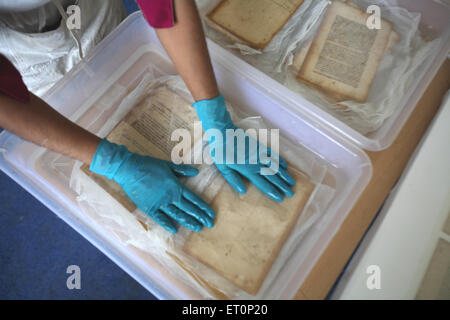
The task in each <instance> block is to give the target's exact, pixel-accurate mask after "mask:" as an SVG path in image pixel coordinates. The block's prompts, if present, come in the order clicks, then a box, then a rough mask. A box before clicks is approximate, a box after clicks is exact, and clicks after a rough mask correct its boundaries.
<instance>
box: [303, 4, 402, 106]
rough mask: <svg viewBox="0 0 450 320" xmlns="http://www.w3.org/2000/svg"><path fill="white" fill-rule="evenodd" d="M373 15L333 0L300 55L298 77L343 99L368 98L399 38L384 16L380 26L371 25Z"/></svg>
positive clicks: (363, 99)
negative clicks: (312, 37) (388, 54)
mask: <svg viewBox="0 0 450 320" xmlns="http://www.w3.org/2000/svg"><path fill="white" fill-rule="evenodd" d="M369 17H370V15H369V14H367V13H365V12H363V11H361V10H360V9H359V8H357V7H355V6H354V5H352V4H345V3H343V2H341V1H333V3H332V4H331V6H330V7H329V8H328V9H327V12H326V14H325V17H324V19H323V21H322V24H321V26H320V28H319V30H318V31H317V33H316V36H315V38H314V40H313V42H312V43H311V46H310V47H309V48H308V47H306V48H305V49H303V50H300V52H299V55H297V57H296V64H300V63H301V68H300V71H299V73H298V77H297V79H298V80H299V81H302V82H305V83H307V84H311V85H314V86H316V87H318V88H320V89H321V90H323V91H324V92H326V93H328V94H329V95H331V96H335V97H339V100H343V99H350V100H354V101H357V102H365V101H366V99H367V96H368V95H369V91H370V87H371V84H372V82H373V79H374V78H375V75H376V72H377V69H378V66H379V64H380V62H381V60H382V58H383V56H384V54H385V52H386V50H387V49H390V48H391V47H392V46H393V44H395V42H396V41H398V34H396V33H393V32H392V25H391V23H389V22H388V21H386V20H381V28H380V29H379V30H378V29H369V28H368V26H367V20H368V18H369ZM306 50H307V53H306Z"/></svg>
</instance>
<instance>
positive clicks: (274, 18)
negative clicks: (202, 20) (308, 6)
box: [206, 0, 304, 50]
mask: <svg viewBox="0 0 450 320" xmlns="http://www.w3.org/2000/svg"><path fill="white" fill-rule="evenodd" d="M303 1H304V0H245V1H242V0H223V1H221V2H220V3H219V4H218V5H217V6H216V7H215V8H214V9H213V10H212V11H211V12H210V13H209V14H208V15H207V17H206V21H207V22H208V24H210V25H211V26H212V27H213V28H215V29H216V30H218V31H219V32H222V33H223V34H225V36H228V37H229V38H231V40H233V41H236V42H239V43H244V44H246V45H248V46H250V47H252V48H255V49H260V50H262V49H264V48H265V47H266V46H267V45H268V44H269V42H270V41H271V40H272V39H273V37H274V36H275V35H276V34H277V33H278V32H279V31H280V30H281V28H283V26H284V25H285V24H286V22H287V21H288V20H289V18H290V17H291V16H292V15H293V14H294V13H295V11H297V9H298V8H299V7H300V5H301V4H302V3H303Z"/></svg>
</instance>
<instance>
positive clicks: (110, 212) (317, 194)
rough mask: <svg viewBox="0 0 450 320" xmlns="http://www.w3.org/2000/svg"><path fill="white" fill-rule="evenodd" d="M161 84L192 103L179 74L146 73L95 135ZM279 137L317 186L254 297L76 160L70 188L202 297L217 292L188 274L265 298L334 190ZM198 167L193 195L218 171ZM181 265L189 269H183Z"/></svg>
mask: <svg viewBox="0 0 450 320" xmlns="http://www.w3.org/2000/svg"><path fill="white" fill-rule="evenodd" d="M161 88H171V89H172V90H174V91H176V92H178V93H179V94H180V95H182V96H183V97H190V98H189V99H190V102H192V97H191V96H190V94H189V91H188V90H187V88H186V87H185V85H184V83H183V81H182V80H181V78H179V77H176V76H166V77H162V78H159V79H157V80H151V77H149V76H147V77H144V78H143V80H142V81H141V82H140V84H139V85H138V86H137V87H136V89H135V90H133V91H132V92H131V93H130V94H129V95H128V96H127V97H126V98H125V99H123V101H122V103H121V104H120V106H119V108H118V109H117V111H116V113H115V114H116V115H115V116H113V117H112V118H111V119H110V120H109V121H108V122H107V123H105V125H104V127H103V128H102V129H101V130H100V132H99V135H100V136H106V135H107V133H108V132H110V131H111V130H112V128H113V127H114V126H115V125H116V124H117V123H118V122H119V121H120V120H121V118H123V117H124V116H125V115H126V114H127V112H128V111H129V110H131V108H132V107H133V106H134V105H135V104H136V103H137V102H138V101H140V100H141V99H143V98H144V97H146V96H148V95H151V94H152V92H155V90H159V89H161ZM188 101H189V100H188ZM229 109H230V110H231V113H232V117H233V118H234V120H235V121H236V124H237V125H238V126H241V127H242V128H243V129H247V128H250V127H251V128H255V129H257V128H267V126H266V125H265V124H264V122H263V121H262V119H261V118H260V117H248V115H244V114H241V113H239V111H238V110H235V111H233V110H232V108H231V107H230V106H229ZM243 116H247V118H244V119H242V118H241V117H243ZM239 119H242V120H239ZM238 120H239V121H238ZM280 140H281V141H280V145H281V150H280V153H281V155H282V156H283V157H284V158H285V159H286V160H287V161H288V162H292V163H295V164H296V166H297V167H298V168H301V169H302V171H303V172H304V173H305V174H307V175H308V177H310V179H311V181H312V182H313V183H315V184H316V188H315V190H314V192H313V194H312V195H311V197H310V199H309V201H308V203H307V205H306V206H305V208H304V211H303V213H302V215H301V216H300V218H299V220H298V222H297V224H296V226H295V227H294V229H293V231H292V233H291V235H290V236H289V238H288V240H287V241H286V243H285V245H284V246H283V248H282V250H281V252H280V254H279V255H278V257H277V259H276V261H275V263H274V264H273V266H272V268H271V271H270V273H269V274H268V276H267V277H266V280H265V282H264V284H263V286H262V288H261V290H260V291H259V293H258V295H257V296H251V295H249V294H247V293H246V292H244V291H242V290H241V289H239V288H237V287H236V286H235V285H233V284H232V283H231V282H229V281H228V280H226V279H225V278H223V277H221V276H220V275H218V274H217V273H216V272H214V271H213V270H211V269H210V268H208V267H207V266H205V265H203V264H201V263H199V262H198V261H196V260H195V259H194V258H192V257H190V256H188V255H187V254H185V253H184V252H182V246H183V244H184V242H185V240H186V238H187V237H188V235H189V234H190V232H191V231H189V230H187V229H185V228H180V229H179V231H178V233H177V234H175V235H172V234H170V233H168V232H166V231H165V230H164V229H163V228H162V227H160V226H159V225H157V224H156V223H155V222H154V221H152V220H151V219H150V218H149V217H147V216H146V215H145V214H144V213H143V212H141V211H140V210H136V211H135V212H134V213H133V214H130V213H129V212H128V211H127V210H126V209H125V208H124V207H123V206H122V205H120V204H119V203H118V202H117V201H116V200H115V199H114V198H113V197H112V196H110V195H109V194H108V193H107V192H106V191H105V190H103V189H102V188H101V187H99V186H98V185H97V184H96V183H94V182H93V181H92V180H91V179H90V178H88V177H87V176H86V175H85V174H84V173H83V172H82V171H81V170H80V165H81V163H77V164H75V166H74V169H73V172H72V175H71V182H70V186H71V188H72V189H73V190H75V191H76V193H77V194H78V198H77V199H78V201H79V204H80V206H81V207H82V208H83V210H84V211H85V212H86V213H87V214H89V215H90V216H91V217H93V218H94V219H95V220H96V221H97V222H98V223H100V224H102V225H103V226H104V227H105V228H107V229H108V230H110V231H111V232H112V233H113V234H114V235H115V236H116V237H117V238H118V239H119V240H120V241H121V242H123V243H124V244H126V245H133V246H134V247H136V248H139V249H141V250H143V251H145V252H147V253H148V254H150V255H151V256H152V257H154V258H155V259H156V260H157V261H158V262H159V263H160V264H161V265H162V266H163V267H164V270H167V271H169V272H170V274H171V275H172V276H174V277H175V278H176V279H178V280H180V281H182V282H183V283H184V284H187V285H188V286H189V287H191V288H193V289H194V291H196V292H197V293H198V294H199V295H200V296H201V297H202V298H207V299H215V298H217V294H215V293H213V292H212V291H210V290H209V289H207V287H205V286H204V285H203V284H202V283H201V281H199V280H198V278H196V277H195V276H193V275H192V273H191V272H194V274H196V275H201V277H202V279H204V280H206V281H208V283H209V285H211V286H212V287H214V288H216V289H217V290H219V291H220V292H221V293H222V294H224V295H225V296H227V297H230V298H234V299H254V298H263V297H266V296H265V292H266V291H267V290H268V289H269V288H271V286H272V287H273V286H276V282H275V281H274V279H275V278H276V276H277V275H278V273H279V272H280V270H281V268H282V267H283V265H284V264H285V262H286V260H287V259H288V258H289V257H290V256H291V254H292V252H293V251H294V250H295V249H296V248H297V246H298V245H301V239H302V237H303V236H304V235H305V234H306V233H307V232H308V230H310V228H311V226H313V225H314V222H315V221H317V220H318V219H319V218H320V217H321V216H322V214H323V213H324V212H325V210H326V208H327V207H328V204H329V202H330V201H331V199H332V198H333V197H334V192H335V191H334V189H333V188H331V187H329V186H327V185H324V184H322V181H323V179H324V176H325V174H326V168H325V167H324V166H323V165H321V164H320V163H321V162H320V160H318V159H317V157H316V156H315V155H314V154H312V153H311V152H309V151H308V150H306V149H304V148H303V147H301V146H298V145H295V144H293V143H292V142H290V141H288V140H287V139H284V138H283V137H280ZM200 143H202V144H203V145H204V146H206V145H207V143H203V142H200ZM198 169H199V171H200V173H199V175H198V176H197V177H194V178H190V179H188V180H185V183H186V185H187V187H189V188H191V190H193V191H194V192H196V193H197V194H202V192H203V191H204V190H205V188H206V186H207V185H209V183H210V182H211V181H212V179H214V177H216V175H218V174H220V173H219V172H218V170H217V169H216V168H215V166H209V165H206V164H203V165H200V166H199V167H198ZM136 218H138V219H139V220H141V221H144V222H145V223H146V225H147V227H148V229H149V230H148V231H146V230H145V229H144V228H143V227H142V225H140V223H139V222H138V221H137V219H136ZM168 253H169V254H168ZM174 256H175V257H177V259H179V260H180V261H183V265H184V267H181V266H180V265H179V264H178V263H177V262H176V261H175V260H174V259H173V257H174ZM185 268H187V269H188V270H189V271H190V272H187V271H186V269H185ZM266 298H267V297H266Z"/></svg>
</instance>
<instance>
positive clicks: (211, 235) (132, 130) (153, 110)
mask: <svg viewBox="0 0 450 320" xmlns="http://www.w3.org/2000/svg"><path fill="white" fill-rule="evenodd" d="M195 121H198V117H197V115H196V112H195V109H194V108H192V107H191V106H190V104H189V103H188V102H187V101H186V100H185V99H183V98H182V97H181V96H180V95H178V94H177V93H176V92H174V91H172V90H171V89H169V88H167V89H166V88H161V89H159V90H157V91H155V92H153V93H152V94H151V95H150V96H148V97H147V98H145V99H143V100H142V101H141V102H139V103H138V104H137V105H136V106H134V107H133V109H132V110H131V111H130V112H129V113H128V114H127V115H126V116H125V117H124V119H123V120H122V121H120V122H119V123H118V124H117V125H116V126H115V128H114V129H113V130H112V132H111V133H110V134H109V135H108V137H107V138H108V140H109V141H111V142H115V143H118V144H122V145H125V146H127V148H128V149H129V150H130V151H131V152H137V153H139V154H143V155H149V156H153V157H158V158H163V159H167V160H169V159H170V154H171V149H172V146H173V145H174V144H175V142H172V141H170V136H171V132H172V131H173V130H174V129H177V128H185V129H188V130H190V131H191V133H192V132H193V130H194V128H193V124H194V122H195ZM200 138H201V137H200ZM195 143H197V142H196V141H193V142H192V145H194V144H195ZM206 167H208V166H206ZM291 168H292V166H291ZM82 170H83V171H84V173H85V174H87V175H88V176H89V177H90V178H91V179H93V180H94V181H95V182H96V183H97V184H99V185H100V186H101V187H102V188H103V189H105V190H106V192H108V193H109V194H110V195H111V196H113V197H114V198H115V199H116V200H117V201H118V202H119V203H121V204H122V205H123V206H124V207H125V208H127V209H128V210H129V211H130V212H133V211H134V210H135V209H136V206H135V205H134V204H133V202H131V200H130V199H129V198H128V197H127V195H126V194H125V193H124V192H123V190H122V189H121V187H120V186H119V185H118V184H117V183H115V182H114V181H111V180H109V179H107V178H105V177H103V176H100V175H97V174H95V173H93V172H91V171H90V170H89V167H88V166H86V165H84V166H83V167H82ZM204 170H207V169H206V168H205V169H204ZM200 174H201V173H200ZM291 174H292V175H293V177H294V179H295V180H296V182H297V184H296V186H295V187H294V188H293V190H294V192H295V195H294V196H293V197H292V198H286V199H285V200H284V201H283V202H282V203H278V202H275V201H273V200H270V199H269V198H268V197H267V196H266V195H264V194H263V193H262V192H261V191H259V190H258V189H257V188H256V187H255V186H253V185H252V184H248V185H247V188H248V190H247V193H246V194H245V195H240V194H238V193H237V192H236V191H234V190H233V189H232V188H231V187H230V186H229V185H228V183H226V182H225V180H224V178H223V177H222V176H221V175H220V174H219V173H218V172H217V174H216V175H215V177H214V178H213V179H212V180H211V181H210V182H209V183H208V184H207V186H206V188H205V190H204V191H203V193H202V194H201V197H202V198H203V199H205V201H207V202H208V203H210V205H211V206H212V207H213V208H214V210H215V212H216V219H215V226H214V228H212V229H207V228H204V230H203V231H202V232H200V233H192V234H191V235H190V236H189V238H188V239H187V240H186V242H185V245H184V246H183V247H181V248H179V249H180V250H183V251H185V253H187V254H188V255H191V256H192V257H194V258H196V260H198V261H200V262H202V263H204V264H205V265H207V266H209V267H210V268H211V269H213V270H214V271H215V272H217V273H218V274H220V275H222V276H223V277H225V278H226V279H228V280H230V281H231V282H232V283H234V284H235V285H237V286H238V287H240V288H242V289H243V290H245V291H247V292H249V293H251V294H256V293H257V292H258V290H259V288H260V286H261V284H262V283H263V281H264V279H265V277H266V275H267V272H268V271H269V270H270V268H271V266H272V264H273V262H274V260H275V259H276V257H277V256H278V253H279V251H280V249H281V247H282V246H283V244H284V242H285V240H286V238H287V237H288V236H289V234H290V232H291V230H292V228H293V227H294V225H295V223H296V221H297V219H298V217H299V216H300V214H301V212H302V211H303V208H304V206H305V205H306V203H307V201H308V199H309V198H310V195H311V193H312V191H313V189H314V184H312V183H311V182H310V181H309V180H308V179H307V177H306V176H304V175H303V174H301V173H300V172H297V173H294V172H292V171H291ZM141 223H142V221H141ZM144 227H145V226H144ZM171 255H172V254H171ZM175 261H176V262H177V263H178V264H179V265H180V266H181V267H182V268H184V269H185V270H188V271H189V273H191V274H192V275H194V276H195V279H196V280H197V281H199V283H202V285H204V286H205V287H207V288H208V290H211V291H212V292H215V295H216V296H218V297H221V296H220V295H219V294H218V292H219V291H217V290H216V289H215V288H213V287H211V286H210V285H209V284H208V281H207V279H203V278H202V275H199V274H195V272H194V271H191V270H189V268H188V267H187V266H186V265H185V264H184V263H183V262H182V261H181V260H180V259H179V258H177V259H175ZM222 298H223V297H222Z"/></svg>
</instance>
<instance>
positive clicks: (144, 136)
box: [81, 89, 201, 212]
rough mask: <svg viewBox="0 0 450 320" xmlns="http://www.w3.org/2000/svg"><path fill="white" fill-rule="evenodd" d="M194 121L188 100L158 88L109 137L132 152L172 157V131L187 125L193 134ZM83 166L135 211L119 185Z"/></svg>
mask: <svg viewBox="0 0 450 320" xmlns="http://www.w3.org/2000/svg"><path fill="white" fill-rule="evenodd" d="M195 121H199V119H198V117H197V114H196V112H195V109H194V108H192V106H191V105H190V104H189V102H187V101H186V100H185V99H183V98H182V97H181V96H180V95H178V94H177V93H176V92H174V91H172V90H170V89H159V90H157V91H155V92H154V93H153V94H152V95H151V96H149V97H147V98H145V99H143V100H142V101H141V102H140V103H138V104H137V105H136V106H135V107H133V109H132V110H131V111H130V112H129V113H128V114H127V115H126V116H125V118H124V119H123V120H122V121H120V122H119V124H118V125H117V126H116V127H115V128H114V129H113V130H112V131H111V133H110V134H109V135H108V137H107V139H108V140H109V141H111V142H114V143H117V144H120V145H125V146H126V147H127V148H128V150H130V151H131V152H135V153H139V154H141V155H146V156H152V157H155V158H160V159H165V160H170V155H171V152H172V147H173V146H174V145H175V144H176V142H173V141H171V140H170V137H171V134H172V131H173V130H175V129H178V128H185V129H187V130H189V131H190V132H191V136H193V130H194V126H193V124H194V122H195ZM200 138H201V137H200ZM81 169H82V170H83V172H84V173H86V174H87V175H88V176H89V177H91V179H93V180H94V181H95V182H96V183H97V184H99V185H100V186H101V187H102V188H103V189H105V190H106V191H107V192H108V193H109V194H110V195H111V196H113V197H114V198H115V199H116V200H117V201H119V203H121V204H122V205H123V206H124V207H125V208H126V209H127V210H129V211H130V212H133V211H134V210H136V205H135V204H134V203H133V202H132V201H131V200H130V199H129V198H128V196H127V195H126V194H125V192H124V191H123V190H122V188H121V187H120V185H119V184H117V183H116V182H114V181H112V180H109V179H108V178H106V177H104V176H101V175H97V174H95V173H93V172H91V171H90V170H89V166H87V165H83V166H82V167H81Z"/></svg>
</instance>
